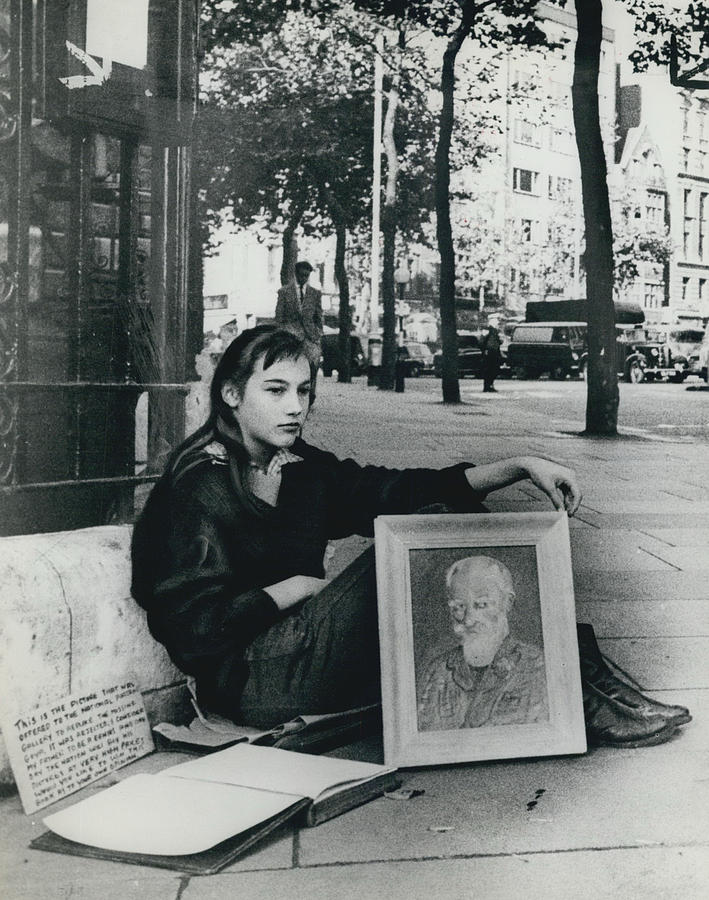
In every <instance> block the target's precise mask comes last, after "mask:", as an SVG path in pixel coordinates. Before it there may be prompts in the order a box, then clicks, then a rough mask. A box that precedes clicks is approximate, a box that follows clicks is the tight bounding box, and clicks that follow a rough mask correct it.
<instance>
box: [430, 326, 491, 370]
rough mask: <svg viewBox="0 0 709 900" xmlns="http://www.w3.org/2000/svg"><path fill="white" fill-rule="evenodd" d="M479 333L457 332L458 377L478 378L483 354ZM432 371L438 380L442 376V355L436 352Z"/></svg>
mask: <svg viewBox="0 0 709 900" xmlns="http://www.w3.org/2000/svg"><path fill="white" fill-rule="evenodd" d="M480 336H481V335H480V332H474V331H459V332H458V375H459V376H460V377H461V378H464V377H465V376H466V375H472V376H475V377H477V378H479V377H480V372H481V369H482V359H483V352H482V350H481V349H480ZM433 371H434V374H435V375H436V376H437V377H438V378H440V377H441V375H442V374H443V353H442V352H441V351H440V350H438V351H437V352H436V353H434V355H433Z"/></svg>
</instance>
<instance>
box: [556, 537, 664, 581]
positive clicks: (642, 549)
mask: <svg viewBox="0 0 709 900" xmlns="http://www.w3.org/2000/svg"><path fill="white" fill-rule="evenodd" d="M655 543H656V542H653V541H652V539H650V538H647V537H645V539H644V540H643V535H641V534H639V533H637V532H632V531H626V532H621V533H618V532H614V533H611V534H607V533H606V532H605V531H600V532H599V531H597V530H591V529H586V530H584V531H575V532H574V533H573V535H572V537H571V559H572V564H573V568H574V571H575V572H585V571H587V570H595V571H599V570H600V571H602V572H656V571H660V572H661V571H665V572H668V571H672V569H674V568H676V567H675V566H673V565H672V564H671V563H670V562H668V561H667V560H666V559H663V558H662V557H661V556H659V555H658V554H659V553H661V552H662V551H663V550H666V549H671V548H665V547H663V546H662V545H661V544H658V545H657V547H656V546H655Z"/></svg>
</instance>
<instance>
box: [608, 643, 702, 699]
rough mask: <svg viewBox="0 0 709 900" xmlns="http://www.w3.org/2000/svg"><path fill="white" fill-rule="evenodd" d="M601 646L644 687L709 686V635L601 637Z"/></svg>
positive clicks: (661, 688) (656, 688)
mask: <svg viewBox="0 0 709 900" xmlns="http://www.w3.org/2000/svg"><path fill="white" fill-rule="evenodd" d="M598 645H599V647H600V648H601V651H602V652H603V653H604V654H606V655H607V656H609V657H610V658H611V659H612V660H613V661H614V662H615V663H616V664H617V665H618V666H619V667H620V668H621V669H622V670H623V671H625V672H629V673H631V674H632V676H633V678H634V679H635V681H636V682H637V683H638V684H640V685H642V687H643V688H644V689H645V690H648V691H660V690H673V689H674V690H679V689H682V688H708V687H709V664H707V660H709V638H706V637H698V638H686V637H682V638H668V637H662V638H602V639H600V640H599V642H598Z"/></svg>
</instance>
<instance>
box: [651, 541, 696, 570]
mask: <svg viewBox="0 0 709 900" xmlns="http://www.w3.org/2000/svg"><path fill="white" fill-rule="evenodd" d="M655 552H656V553H657V554H658V557H659V558H660V559H663V560H664V561H665V562H667V563H669V564H670V565H671V566H675V567H676V568H678V569H682V571H684V572H706V571H707V570H709V550H708V549H707V547H696V546H695V547H665V548H663V549H658V550H656V551H655Z"/></svg>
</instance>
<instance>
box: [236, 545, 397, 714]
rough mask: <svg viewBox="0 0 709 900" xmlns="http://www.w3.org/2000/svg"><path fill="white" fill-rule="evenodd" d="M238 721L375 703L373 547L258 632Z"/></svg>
mask: <svg viewBox="0 0 709 900" xmlns="http://www.w3.org/2000/svg"><path fill="white" fill-rule="evenodd" d="M246 661H247V663H248V666H249V676H248V680H247V681H246V684H245V686H244V691H243V694H242V696H241V702H240V715H239V721H240V722H241V723H243V724H247V725H255V726H257V727H264V728H266V727H269V726H271V725H275V724H278V723H279V722H285V721H287V720H288V719H292V718H294V717H295V716H298V715H306V714H320V713H328V712H338V711H341V710H345V709H353V708H355V707H358V706H365V705H367V704H370V703H378V702H379V701H380V699H381V697H380V679H379V637H378V621H377V585H376V577H375V569H374V547H370V548H369V549H368V550H366V551H365V552H364V553H362V554H361V555H360V556H358V557H357V559H355V560H354V562H352V563H351V564H350V565H349V566H348V567H347V568H346V569H344V571H342V572H341V573H340V574H339V575H338V576H337V577H336V578H334V579H333V580H332V581H331V582H330V584H328V585H327V586H326V587H325V588H324V589H323V590H322V591H320V593H319V594H316V595H315V596H314V597H311V598H310V599H309V600H306V601H305V602H304V603H302V604H301V605H300V607H299V608H297V609H296V610H295V611H294V612H293V613H292V614H291V615H288V616H287V617H286V618H285V619H284V620H283V621H281V622H279V623H278V624H276V625H274V626H273V627H271V628H269V629H268V631H266V632H264V633H263V634H261V635H259V637H258V638H256V640H255V641H254V642H253V643H252V644H251V645H250V647H249V648H248V650H247V652H246Z"/></svg>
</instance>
